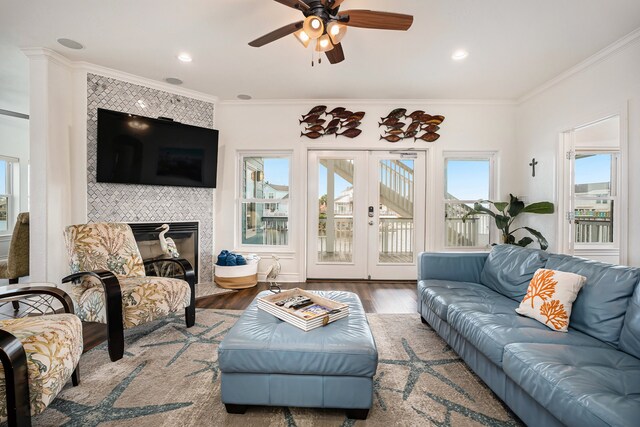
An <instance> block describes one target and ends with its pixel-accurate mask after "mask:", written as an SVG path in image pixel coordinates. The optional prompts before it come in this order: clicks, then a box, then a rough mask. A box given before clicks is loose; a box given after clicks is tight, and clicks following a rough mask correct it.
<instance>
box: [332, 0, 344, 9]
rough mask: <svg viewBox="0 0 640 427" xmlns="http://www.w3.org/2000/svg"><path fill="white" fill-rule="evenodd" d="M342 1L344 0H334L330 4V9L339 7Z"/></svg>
mask: <svg viewBox="0 0 640 427" xmlns="http://www.w3.org/2000/svg"><path fill="white" fill-rule="evenodd" d="M343 2H344V0H334V2H333V4H332V5H331V9H335V8H336V7H340V5H341V4H342V3H343Z"/></svg>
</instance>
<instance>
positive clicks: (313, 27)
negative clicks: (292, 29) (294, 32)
mask: <svg viewBox="0 0 640 427" xmlns="http://www.w3.org/2000/svg"><path fill="white" fill-rule="evenodd" d="M302 30H303V31H304V32H305V33H306V34H307V36H309V38H310V39H311V40H315V39H317V38H319V37H320V36H322V34H323V33H324V23H323V22H322V19H320V18H319V17H317V16H315V15H311V16H307V18H306V19H305V20H304V23H303V24H302Z"/></svg>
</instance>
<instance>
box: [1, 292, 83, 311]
mask: <svg viewBox="0 0 640 427" xmlns="http://www.w3.org/2000/svg"><path fill="white" fill-rule="evenodd" d="M30 295H48V296H51V297H54V298H55V299H57V300H58V301H60V302H61V303H62V307H63V308H64V312H65V313H71V314H73V313H74V311H73V300H72V299H71V297H70V296H69V294H67V293H66V292H65V291H63V290H62V289H60V288H54V287H53V286H24V287H21V288H16V289H6V290H1V291H0V299H3V298H14V297H21V296H30Z"/></svg>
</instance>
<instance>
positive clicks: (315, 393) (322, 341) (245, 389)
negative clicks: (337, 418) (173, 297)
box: [218, 291, 378, 419]
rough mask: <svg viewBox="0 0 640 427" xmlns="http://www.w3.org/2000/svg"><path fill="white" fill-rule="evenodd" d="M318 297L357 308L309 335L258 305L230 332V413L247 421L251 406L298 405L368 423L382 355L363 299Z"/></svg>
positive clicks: (225, 390)
mask: <svg viewBox="0 0 640 427" xmlns="http://www.w3.org/2000/svg"><path fill="white" fill-rule="evenodd" d="M313 292H316V293H317V294H319V295H321V296H323V297H325V298H330V299H333V300H336V301H340V302H343V303H347V304H349V316H348V317H346V318H344V319H340V320H338V321H336V322H334V323H331V324H329V325H327V326H325V327H321V328H317V329H314V330H312V331H309V332H304V331H302V330H300V329H298V328H296V327H295V326H293V325H290V324H288V323H286V322H283V321H282V320H280V319H278V318H276V317H275V316H273V315H271V314H269V313H266V312H264V311H262V310H258V307H257V301H256V300H254V301H253V302H252V303H251V305H250V306H249V307H248V308H247V310H246V311H245V312H244V313H243V314H242V316H241V317H240V319H239V320H238V322H237V323H236V324H235V325H234V326H233V327H232V328H231V330H230V331H229V332H228V333H227V335H226V337H225V338H224V340H223V341H222V343H221V344H220V347H219V348H218V363H219V366H220V371H221V373H222V374H221V381H222V402H223V403H224V404H225V406H226V409H227V412H229V413H241V414H242V413H244V412H245V411H246V409H247V406H248V405H261V406H291V407H307V408H337V409H346V413H347V416H348V417H349V418H357V419H365V418H366V417H367V415H368V413H369V409H370V408H371V405H372V403H373V376H374V375H375V373H376V369H377V367H378V351H377V349H376V343H375V341H374V339H373V335H372V334H371V329H369V323H368V322H367V318H366V316H365V313H364V309H363V308H362V304H361V303H360V299H359V298H358V296H357V295H356V294H354V293H351V292H338V291H313ZM267 294H269V292H268V291H266V292H261V293H260V294H258V297H257V298H259V297H261V296H264V295H267Z"/></svg>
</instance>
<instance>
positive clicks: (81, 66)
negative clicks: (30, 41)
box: [21, 47, 218, 104]
mask: <svg viewBox="0 0 640 427" xmlns="http://www.w3.org/2000/svg"><path fill="white" fill-rule="evenodd" d="M21 50H22V52H23V53H24V54H25V55H26V56H27V57H28V58H29V59H31V60H33V59H37V58H39V57H46V58H49V59H51V60H53V61H55V62H57V63H59V64H61V65H63V66H66V67H69V68H71V69H73V70H79V71H82V72H86V73H92V74H99V75H101V76H105V77H110V78H114V79H117V80H122V81H125V82H127V83H132V84H136V85H140V86H145V87H148V88H151V89H155V90H161V91H164V92H169V93H171V94H174V95H179V96H185V97H187V98H193V99H197V100H200V101H204V102H210V103H213V104H217V103H218V97H217V96H213V95H209V94H206V93H203V92H198V91H195V90H191V89H185V88H181V87H179V86H176V85H172V84H169V83H165V82H161V81H158V80H153V79H149V78H146V77H140V76H137V75H135V74H131V73H127V72H124V71H119V70H114V69H113V68H108V67H103V66H102V65H97V64H92V63H90V62H85V61H71V60H70V59H68V58H66V57H64V56H63V55H61V54H59V53H58V52H56V51H54V50H51V49H48V48H44V47H36V48H25V49H21Z"/></svg>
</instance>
